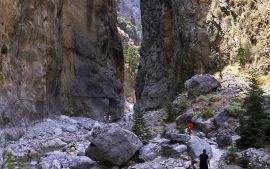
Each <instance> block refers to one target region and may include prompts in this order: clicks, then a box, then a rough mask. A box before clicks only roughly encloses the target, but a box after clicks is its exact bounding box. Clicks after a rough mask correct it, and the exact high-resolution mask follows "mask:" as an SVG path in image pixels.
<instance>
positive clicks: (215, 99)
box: [209, 94, 222, 102]
mask: <svg viewBox="0 0 270 169" xmlns="http://www.w3.org/2000/svg"><path fill="white" fill-rule="evenodd" d="M221 99H222V96H220V95H216V94H211V95H210V96H209V101H211V102H218V101H220V100H221Z"/></svg>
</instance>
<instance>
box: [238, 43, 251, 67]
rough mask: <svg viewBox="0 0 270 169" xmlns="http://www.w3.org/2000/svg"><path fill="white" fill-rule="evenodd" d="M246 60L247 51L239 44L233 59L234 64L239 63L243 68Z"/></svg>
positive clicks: (247, 56)
mask: <svg viewBox="0 0 270 169" xmlns="http://www.w3.org/2000/svg"><path fill="white" fill-rule="evenodd" d="M248 59H249V49H248V48H245V47H243V45H242V44H240V46H239V48H238V50H237V55H236V57H235V62H237V63H239V64H240V66H241V67H242V68H244V67H245V65H246V63H247V62H248Z"/></svg>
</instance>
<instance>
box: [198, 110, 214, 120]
mask: <svg viewBox="0 0 270 169" xmlns="http://www.w3.org/2000/svg"><path fill="white" fill-rule="evenodd" d="M200 115H201V117H202V118H204V119H209V118H211V117H213V116H214V111H213V109H211V108H207V109H206V110H204V111H203V112H202V113H201V114H200Z"/></svg>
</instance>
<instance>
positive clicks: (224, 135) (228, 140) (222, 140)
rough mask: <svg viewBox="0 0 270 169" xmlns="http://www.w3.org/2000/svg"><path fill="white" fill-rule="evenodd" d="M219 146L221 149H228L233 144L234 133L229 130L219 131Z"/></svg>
mask: <svg viewBox="0 0 270 169" xmlns="http://www.w3.org/2000/svg"><path fill="white" fill-rule="evenodd" d="M217 144H218V146H219V147H227V146H230V145H231V144H232V132H231V130H228V129H222V130H219V131H218V133H217Z"/></svg>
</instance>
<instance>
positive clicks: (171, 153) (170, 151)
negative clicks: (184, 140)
mask: <svg viewBox="0 0 270 169" xmlns="http://www.w3.org/2000/svg"><path fill="white" fill-rule="evenodd" d="M161 146H162V156H166V157H179V156H180V155H182V154H183V152H185V151H187V146H186V145H183V144H179V143H177V144H166V143H165V144H162V145H161Z"/></svg>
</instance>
